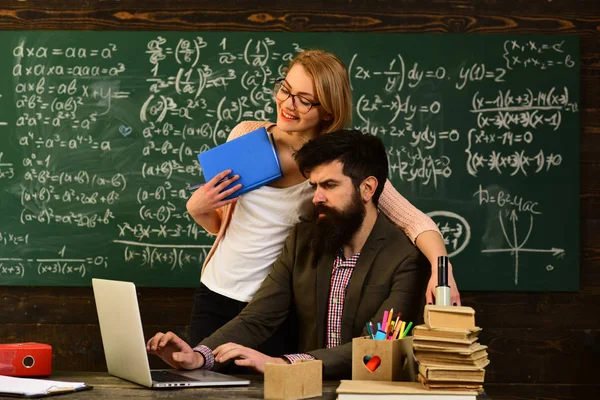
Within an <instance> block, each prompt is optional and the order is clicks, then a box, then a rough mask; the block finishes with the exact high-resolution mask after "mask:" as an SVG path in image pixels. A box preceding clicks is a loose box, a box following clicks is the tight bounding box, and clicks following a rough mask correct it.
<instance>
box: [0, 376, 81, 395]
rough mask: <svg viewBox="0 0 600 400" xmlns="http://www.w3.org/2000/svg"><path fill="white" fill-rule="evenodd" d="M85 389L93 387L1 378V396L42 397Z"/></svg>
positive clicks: (28, 379) (70, 383)
mask: <svg viewBox="0 0 600 400" xmlns="http://www.w3.org/2000/svg"><path fill="white" fill-rule="evenodd" d="M85 389H91V386H86V384H85V383H84V382H62V381H51V380H48V379H31V378H15V377H12V376H0V395H12V396H21V397H40V396H50V395H53V394H57V393H65V392H75V391H78V390H85Z"/></svg>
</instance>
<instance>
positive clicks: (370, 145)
mask: <svg viewBox="0 0 600 400" xmlns="http://www.w3.org/2000/svg"><path fill="white" fill-rule="evenodd" d="M294 158H295V159H296V163H297V164H298V167H299V168H300V171H301V172H302V175H304V176H305V177H306V176H308V174H309V173H310V171H311V170H312V169H314V168H315V167H318V166H320V165H323V164H329V163H331V162H334V161H339V162H341V163H342V165H343V170H342V171H343V173H344V175H346V176H348V177H350V179H351V180H352V183H353V184H354V187H355V188H356V189H358V188H359V186H360V184H361V183H362V181H364V180H365V179H366V178H368V177H369V176H374V177H375V178H377V182H378V184H377V188H376V189H375V193H374V194H373V204H375V205H376V206H377V204H378V202H379V196H380V195H381V192H382V191H383V186H384V184H385V180H386V178H387V175H388V160H387V154H386V151H385V147H384V145H383V142H382V141H381V139H379V138H378V137H376V136H373V135H370V134H364V133H362V132H361V131H358V130H339V131H335V132H330V133H327V134H324V135H319V136H317V137H316V138H314V139H312V140H310V141H309V142H308V143H306V144H305V145H304V146H302V148H301V149H300V150H298V151H297V152H296V153H295V154H294Z"/></svg>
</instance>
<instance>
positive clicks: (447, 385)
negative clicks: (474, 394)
mask: <svg viewBox="0 0 600 400" xmlns="http://www.w3.org/2000/svg"><path fill="white" fill-rule="evenodd" d="M418 378H419V382H421V383H422V384H423V386H425V388H427V389H430V390H449V391H456V390H475V391H478V392H482V391H483V385H482V384H481V383H471V382H437V381H428V380H427V379H425V377H424V376H423V375H421V374H419V375H418ZM480 396H481V393H480ZM478 399H479V398H478Z"/></svg>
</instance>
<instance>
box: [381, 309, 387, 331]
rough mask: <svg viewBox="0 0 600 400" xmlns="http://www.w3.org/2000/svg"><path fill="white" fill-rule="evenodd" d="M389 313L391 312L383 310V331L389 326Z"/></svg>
mask: <svg viewBox="0 0 600 400" xmlns="http://www.w3.org/2000/svg"><path fill="white" fill-rule="evenodd" d="M388 314H389V311H388V310H385V311H384V312H383V318H382V319H381V328H380V329H381V330H382V331H385V330H386V328H387V321H388Z"/></svg>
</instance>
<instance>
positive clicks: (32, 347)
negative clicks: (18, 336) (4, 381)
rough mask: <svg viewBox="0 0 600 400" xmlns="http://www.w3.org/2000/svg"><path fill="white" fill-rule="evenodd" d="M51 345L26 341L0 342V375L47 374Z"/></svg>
mask: <svg viewBox="0 0 600 400" xmlns="http://www.w3.org/2000/svg"><path fill="white" fill-rule="evenodd" d="M51 374H52V346H50V345H48V344H42V343H35V342H27V343H7V344H0V375H7V376H49V375H51Z"/></svg>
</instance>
